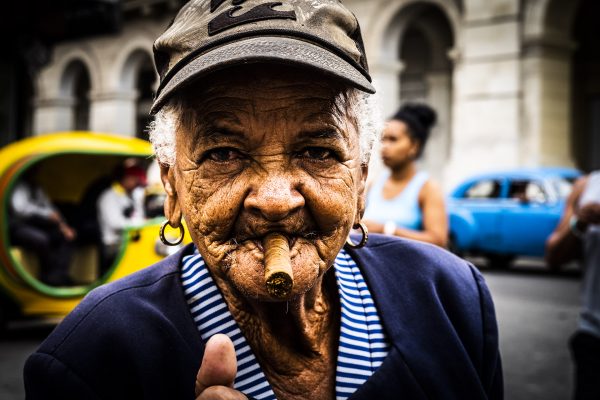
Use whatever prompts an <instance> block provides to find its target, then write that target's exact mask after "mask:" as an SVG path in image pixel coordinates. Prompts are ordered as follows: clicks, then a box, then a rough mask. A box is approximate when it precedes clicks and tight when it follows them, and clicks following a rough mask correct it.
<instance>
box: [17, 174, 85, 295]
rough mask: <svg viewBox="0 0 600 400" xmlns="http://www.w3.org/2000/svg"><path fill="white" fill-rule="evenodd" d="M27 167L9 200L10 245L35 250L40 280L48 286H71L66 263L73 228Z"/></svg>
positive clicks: (70, 248)
mask: <svg viewBox="0 0 600 400" xmlns="http://www.w3.org/2000/svg"><path fill="white" fill-rule="evenodd" d="M36 172H37V168H35V167H33V168H30V169H29V170H28V171H26V172H25V174H24V176H23V179H22V180H21V181H20V182H18V183H17V185H16V186H15V188H14V190H13V193H12V197H11V202H10V205H11V207H10V232H11V244H12V245H13V246H22V247H24V248H25V249H26V250H28V251H31V252H34V253H35V254H36V255H37V257H38V259H39V263H40V276H39V279H40V280H41V281H42V282H44V283H46V284H48V285H51V286H70V285H72V284H73V282H72V281H71V278H70V277H69V265H70V262H71V256H72V253H73V241H74V240H75V237H76V236H77V234H76V232H75V230H74V229H73V228H72V227H71V226H70V225H69V224H68V223H67V222H66V221H65V219H64V218H63V216H62V215H61V214H60V212H59V211H58V210H57V209H56V207H54V205H53V204H52V202H51V201H50V199H49V198H48V196H47V195H46V193H45V192H44V190H43V189H42V188H41V187H40V186H39V185H38V184H37V183H36V182H35V176H36Z"/></svg>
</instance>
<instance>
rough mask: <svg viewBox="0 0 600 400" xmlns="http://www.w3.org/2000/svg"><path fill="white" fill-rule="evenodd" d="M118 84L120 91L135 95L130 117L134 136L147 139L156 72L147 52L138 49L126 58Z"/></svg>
mask: <svg viewBox="0 0 600 400" xmlns="http://www.w3.org/2000/svg"><path fill="white" fill-rule="evenodd" d="M120 83H121V90H124V91H132V92H134V93H135V95H136V98H135V106H134V107H133V115H132V116H131V118H133V119H134V120H135V136H137V137H139V138H143V139H147V138H148V134H147V131H146V128H147V126H148V124H149V123H150V121H151V117H150V116H149V114H148V113H149V112H150V107H151V106H152V99H153V98H154V89H155V84H156V72H155V71H154V64H153V62H152V58H151V57H150V55H149V54H148V52H146V51H145V50H139V49H138V50H135V51H133V52H132V53H131V54H130V55H129V56H128V57H127V60H126V61H125V64H124V66H123V70H122V73H121V82H120Z"/></svg>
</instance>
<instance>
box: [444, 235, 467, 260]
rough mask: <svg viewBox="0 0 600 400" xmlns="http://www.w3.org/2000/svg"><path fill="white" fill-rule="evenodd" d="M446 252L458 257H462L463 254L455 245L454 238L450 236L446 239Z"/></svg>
mask: <svg viewBox="0 0 600 400" xmlns="http://www.w3.org/2000/svg"><path fill="white" fill-rule="evenodd" d="M448 251H450V252H451V253H453V254H456V255H457V256H458V257H464V253H463V252H462V251H460V249H459V248H458V245H457V243H456V236H454V235H450V236H449V237H448Z"/></svg>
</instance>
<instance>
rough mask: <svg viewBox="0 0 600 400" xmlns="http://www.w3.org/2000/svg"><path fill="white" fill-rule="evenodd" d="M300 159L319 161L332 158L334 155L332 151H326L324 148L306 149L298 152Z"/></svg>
mask: <svg viewBox="0 0 600 400" xmlns="http://www.w3.org/2000/svg"><path fill="white" fill-rule="evenodd" d="M300 157H301V158H306V159H309V160H316V161H321V160H327V159H328V158H331V157H334V154H333V151H331V150H329V149H326V148H325V147H307V148H305V149H303V150H302V151H301V152H300Z"/></svg>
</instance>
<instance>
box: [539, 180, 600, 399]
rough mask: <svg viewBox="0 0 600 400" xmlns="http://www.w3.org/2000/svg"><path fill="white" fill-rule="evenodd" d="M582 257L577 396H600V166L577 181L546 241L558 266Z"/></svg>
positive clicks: (575, 345) (575, 350) (575, 347)
mask: <svg viewBox="0 0 600 400" xmlns="http://www.w3.org/2000/svg"><path fill="white" fill-rule="evenodd" d="M576 258H581V259H582V262H583V268H584V277H583V285H582V296H581V299H582V310H581V314H580V318H579V323H578V328H577V331H576V332H575V334H574V335H573V337H572V338H571V340H570V346H571V351H572V354H573V359H574V361H575V367H576V373H575V395H574V398H575V399H577V400H587V399H600V380H598V377H599V376H600V375H599V371H600V170H598V171H595V172H593V173H591V174H590V175H588V176H585V177H583V178H580V179H579V180H578V181H577V182H575V186H574V187H573V192H572V193H571V195H570V196H569V198H568V199H567V204H566V206H565V210H564V213H563V216H562V219H561V221H560V223H559V224H558V227H557V228H556V230H555V231H554V232H553V233H552V235H550V237H549V238H548V241H547V243H546V261H547V262H548V264H549V265H550V266H553V267H557V266H560V265H561V264H564V263H566V262H568V261H571V260H573V259H576Z"/></svg>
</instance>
